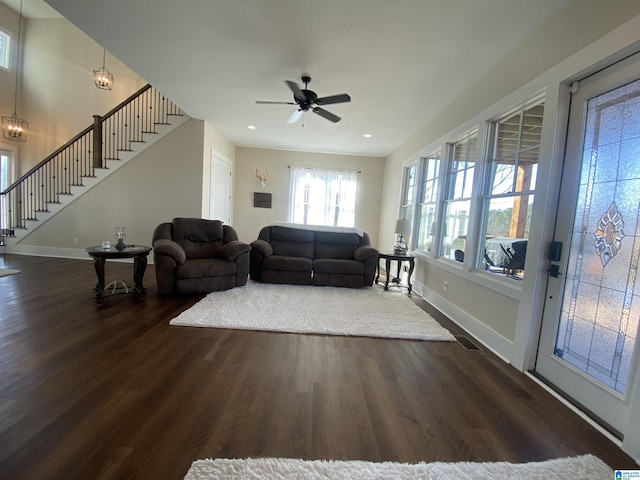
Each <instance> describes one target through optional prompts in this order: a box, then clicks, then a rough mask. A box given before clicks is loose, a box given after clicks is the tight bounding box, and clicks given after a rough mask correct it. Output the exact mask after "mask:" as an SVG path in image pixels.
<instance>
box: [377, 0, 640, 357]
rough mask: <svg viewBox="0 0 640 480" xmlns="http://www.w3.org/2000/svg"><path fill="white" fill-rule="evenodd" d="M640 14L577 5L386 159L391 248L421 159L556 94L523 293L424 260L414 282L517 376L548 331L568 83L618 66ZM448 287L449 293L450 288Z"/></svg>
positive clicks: (633, 8) (638, 8) (619, 7)
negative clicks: (548, 249)
mask: <svg viewBox="0 0 640 480" xmlns="http://www.w3.org/2000/svg"><path fill="white" fill-rule="evenodd" d="M639 13H640V2H629V1H611V2H599V1H582V2H576V3H574V4H572V6H571V7H570V8H569V9H568V10H567V11H566V12H565V13H564V14H563V15H561V16H560V17H559V18H557V19H554V20H553V22H552V23H550V24H549V25H547V26H546V27H545V28H544V29H543V30H542V31H541V32H540V33H539V34H537V35H535V36H534V37H532V38H531V39H529V41H528V42H526V43H525V44H523V45H522V46H521V47H519V48H518V49H516V51H515V52H514V53H513V54H512V55H510V56H509V57H507V58H505V59H504V61H503V62H502V63H501V64H500V65H498V66H497V67H496V68H494V69H493V71H492V72H491V73H490V74H488V75H486V76H485V77H483V78H480V79H479V80H478V82H476V84H475V85H474V86H473V87H472V88H470V89H469V90H467V91H466V92H465V93H464V94H463V95H461V96H460V97H459V98H458V99H457V100H456V101H455V102H453V103H452V104H451V105H449V106H448V108H447V109H446V110H445V111H443V112H442V113H441V114H440V115H438V116H436V117H435V118H434V119H432V120H431V121H430V122H428V123H426V124H425V125H424V126H423V127H422V128H421V129H419V130H418V131H417V132H416V133H415V134H414V135H412V136H411V137H410V138H409V139H408V140H407V141H406V142H405V143H404V144H403V145H402V146H401V147H400V148H399V149H398V150H397V151H395V152H394V153H393V154H392V155H390V156H389V158H388V159H387V165H386V171H385V177H384V178H385V182H384V189H383V195H384V201H383V204H382V205H383V207H382V212H381V222H380V237H382V238H391V237H392V230H391V225H392V222H390V220H391V219H393V218H394V217H395V216H396V215H397V213H398V209H399V199H400V189H401V180H402V169H403V167H404V166H406V165H409V164H411V163H413V162H416V161H418V160H419V157H420V155H425V154H428V153H430V152H431V151H432V150H433V149H434V148H435V147H436V146H438V145H443V144H444V143H445V142H447V141H453V140H454V139H455V137H456V135H458V134H460V133H462V132H463V131H464V130H465V129H467V128H469V127H471V126H473V125H483V123H484V122H486V121H487V120H489V119H490V118H492V117H495V116H496V115H499V114H500V113H501V112H504V111H507V110H508V109H509V108H511V107H513V106H514V105H515V104H517V103H518V102H521V101H524V100H525V99H526V98H527V97H532V96H534V95H535V94H536V93H539V92H541V91H546V92H547V104H546V108H545V132H544V133H543V145H542V147H541V156H540V159H541V160H540V162H541V163H540V171H539V174H538V186H537V189H538V192H539V193H538V195H537V196H536V202H535V205H534V212H533V222H534V223H533V224H532V228H531V231H532V233H531V236H530V239H529V247H530V248H529V249H528V255H527V256H528V258H529V257H532V258H533V259H534V260H533V261H531V260H530V261H529V263H528V268H527V275H526V276H525V280H524V281H523V282H521V284H517V283H516V284H513V282H512V284H509V283H507V282H498V281H492V280H493V279H489V280H487V275H483V274H481V273H475V272H467V271H464V270H462V269H461V268H459V267H458V266H452V265H451V262H443V261H436V260H431V259H428V258H423V257H420V258H419V259H418V261H417V266H416V271H415V274H414V275H415V276H414V278H415V280H416V282H417V283H418V287H417V289H418V291H420V290H422V291H423V293H424V296H425V297H426V298H427V299H429V300H430V301H431V302H432V303H434V304H435V305H436V306H437V307H438V308H440V309H441V310H443V311H444V312H445V313H447V314H449V315H450V316H451V317H452V318H453V319H454V320H456V321H459V323H461V324H462V325H463V326H464V327H465V328H467V329H468V330H469V331H470V332H471V333H473V334H474V335H476V336H477V337H478V338H479V339H480V340H481V341H482V342H484V343H485V345H487V346H488V347H489V348H491V349H493V350H494V351H496V352H497V353H498V354H499V355H501V356H502V357H503V358H505V359H506V360H507V361H512V362H513V363H514V364H515V365H516V366H518V368H523V369H524V368H530V367H531V361H532V358H533V357H532V354H531V352H532V351H533V352H534V351H535V344H534V343H532V342H535V338H534V337H536V335H537V333H536V332H537V327H536V325H537V324H538V322H539V321H540V319H539V316H540V303H541V301H542V299H541V298H540V295H541V291H542V288H543V286H544V280H545V278H546V277H545V272H544V262H540V263H539V265H536V261H535V259H536V257H538V258H542V257H543V255H544V249H545V246H546V244H547V243H548V241H550V235H551V229H550V227H551V225H550V222H549V218H552V215H553V207H554V206H553V205H550V204H552V203H553V199H554V198H557V195H556V194H555V193H556V192H557V188H558V185H557V182H556V180H557V178H558V176H559V171H558V169H557V166H558V165H559V164H560V163H561V161H562V157H561V153H562V144H561V143H558V142H559V141H560V142H561V141H562V135H561V133H562V131H563V130H562V129H563V123H562V118H563V116H566V112H563V110H562V107H563V105H562V104H561V103H562V95H561V90H562V89H563V88H564V89H565V90H566V86H564V87H563V82H565V81H566V80H567V79H569V78H571V77H575V76H579V75H580V74H583V73H584V72H587V71H589V69H595V68H598V65H600V64H601V63H602V62H603V61H606V59H607V58H608V57H609V56H612V55H614V54H615V53H616V52H618V51H619V50H622V49H625V48H627V47H629V46H633V44H634V43H635V42H638V41H640V29H636V28H634V27H635V25H634V24H632V23H629V22H633V19H634V16H636V15H638V14H639ZM630 18H631V19H632V20H630V21H629V22H627V23H625V22H626V21H627V20H628V19H630ZM637 18H638V17H635V19H637ZM621 24H622V26H620V25H621ZM616 27H618V28H616ZM610 31H612V32H611V33H607V32H610ZM631 48H633V47H631ZM554 189H555V190H554ZM547 200H549V202H547ZM550 214H551V215H550ZM529 267H532V268H529ZM536 267H537V268H536ZM445 281H446V282H448V289H447V291H444V289H443V288H442V283H443V282H445ZM532 339H533V340H532Z"/></svg>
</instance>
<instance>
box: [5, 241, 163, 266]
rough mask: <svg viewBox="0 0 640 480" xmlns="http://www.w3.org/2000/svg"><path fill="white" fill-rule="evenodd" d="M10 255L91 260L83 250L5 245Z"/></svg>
mask: <svg viewBox="0 0 640 480" xmlns="http://www.w3.org/2000/svg"><path fill="white" fill-rule="evenodd" d="M4 253H8V254H12V255H30V256H33V257H53V258H71V259H76V260H93V258H92V257H90V256H89V254H88V253H87V251H86V250H85V249H84V248H62V247H46V246H42V245H22V244H18V245H6V247H5V252H4ZM109 261H110V262H123V263H131V262H133V259H131V258H118V259H109ZM148 263H149V264H153V255H149V257H148Z"/></svg>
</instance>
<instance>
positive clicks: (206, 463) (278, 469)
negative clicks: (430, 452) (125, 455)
mask: <svg viewBox="0 0 640 480" xmlns="http://www.w3.org/2000/svg"><path fill="white" fill-rule="evenodd" d="M562 478H566V479H571V480H608V479H611V480H613V478H614V476H613V470H611V469H610V468H609V467H608V466H607V465H606V464H605V463H604V462H603V461H602V460H600V459H599V458H597V457H594V456H593V455H583V456H579V457H571V458H561V459H556V460H549V461H546V462H535V463H521V464H514V463H506V462H500V463H468V462H461V463H419V464H415V465H413V464H406V463H391V462H384V463H371V462H361V461H324V460H314V461H305V460H294V459H285V458H255V459H247V460H229V459H215V460H211V459H207V460H196V461H195V462H193V463H192V464H191V468H190V469H189V471H188V472H187V476H186V477H184V480H218V479H225V480H236V479H238V480H239V479H243V480H254V479H255V480H258V479H260V480H285V479H286V480H298V479H299V480H329V479H331V480H334V479H335V480H350V479H351V480H355V479H358V480H360V479H362V480H383V479H384V480H417V479H423V480H472V479H473V480H552V479H562Z"/></svg>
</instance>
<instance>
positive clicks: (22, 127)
mask: <svg viewBox="0 0 640 480" xmlns="http://www.w3.org/2000/svg"><path fill="white" fill-rule="evenodd" d="M21 31H22V0H20V19H19V20H18V38H17V40H18V42H17V43H18V51H17V55H16V59H17V60H16V88H15V93H14V101H13V115H11V116H10V117H5V116H4V115H3V116H2V136H3V137H4V138H5V139H7V140H11V141H12V142H26V141H27V131H28V130H29V122H27V121H26V120H25V119H24V118H20V117H18V114H17V113H16V112H17V111H18V77H19V76H20V44H21V38H20V32H21Z"/></svg>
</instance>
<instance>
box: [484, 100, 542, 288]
mask: <svg viewBox="0 0 640 480" xmlns="http://www.w3.org/2000/svg"><path fill="white" fill-rule="evenodd" d="M543 114H544V102H542V103H537V104H536V105H534V106H529V107H527V108H525V109H522V110H520V111H518V112H516V113H515V114H510V115H509V116H508V117H507V118H504V119H501V120H499V121H497V122H494V123H493V124H492V125H491V135H490V138H491V143H492V144H491V145H490V147H491V148H490V157H489V159H488V160H487V162H488V163H487V166H488V168H487V181H486V188H487V191H486V192H485V194H484V197H483V202H484V212H485V215H484V234H483V235H481V239H482V240H481V245H480V248H481V249H480V251H481V252H482V251H483V250H484V252H483V256H482V259H481V267H482V268H484V269H485V270H487V271H490V272H493V273H501V274H506V275H508V276H510V277H512V278H522V277H523V276H524V260H525V256H526V252H527V241H528V240H527V239H528V238H529V225H530V222H531V212H532V207H533V200H534V193H535V185H536V177H537V172H538V156H539V151H540V137H541V134H542V117H543Z"/></svg>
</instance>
